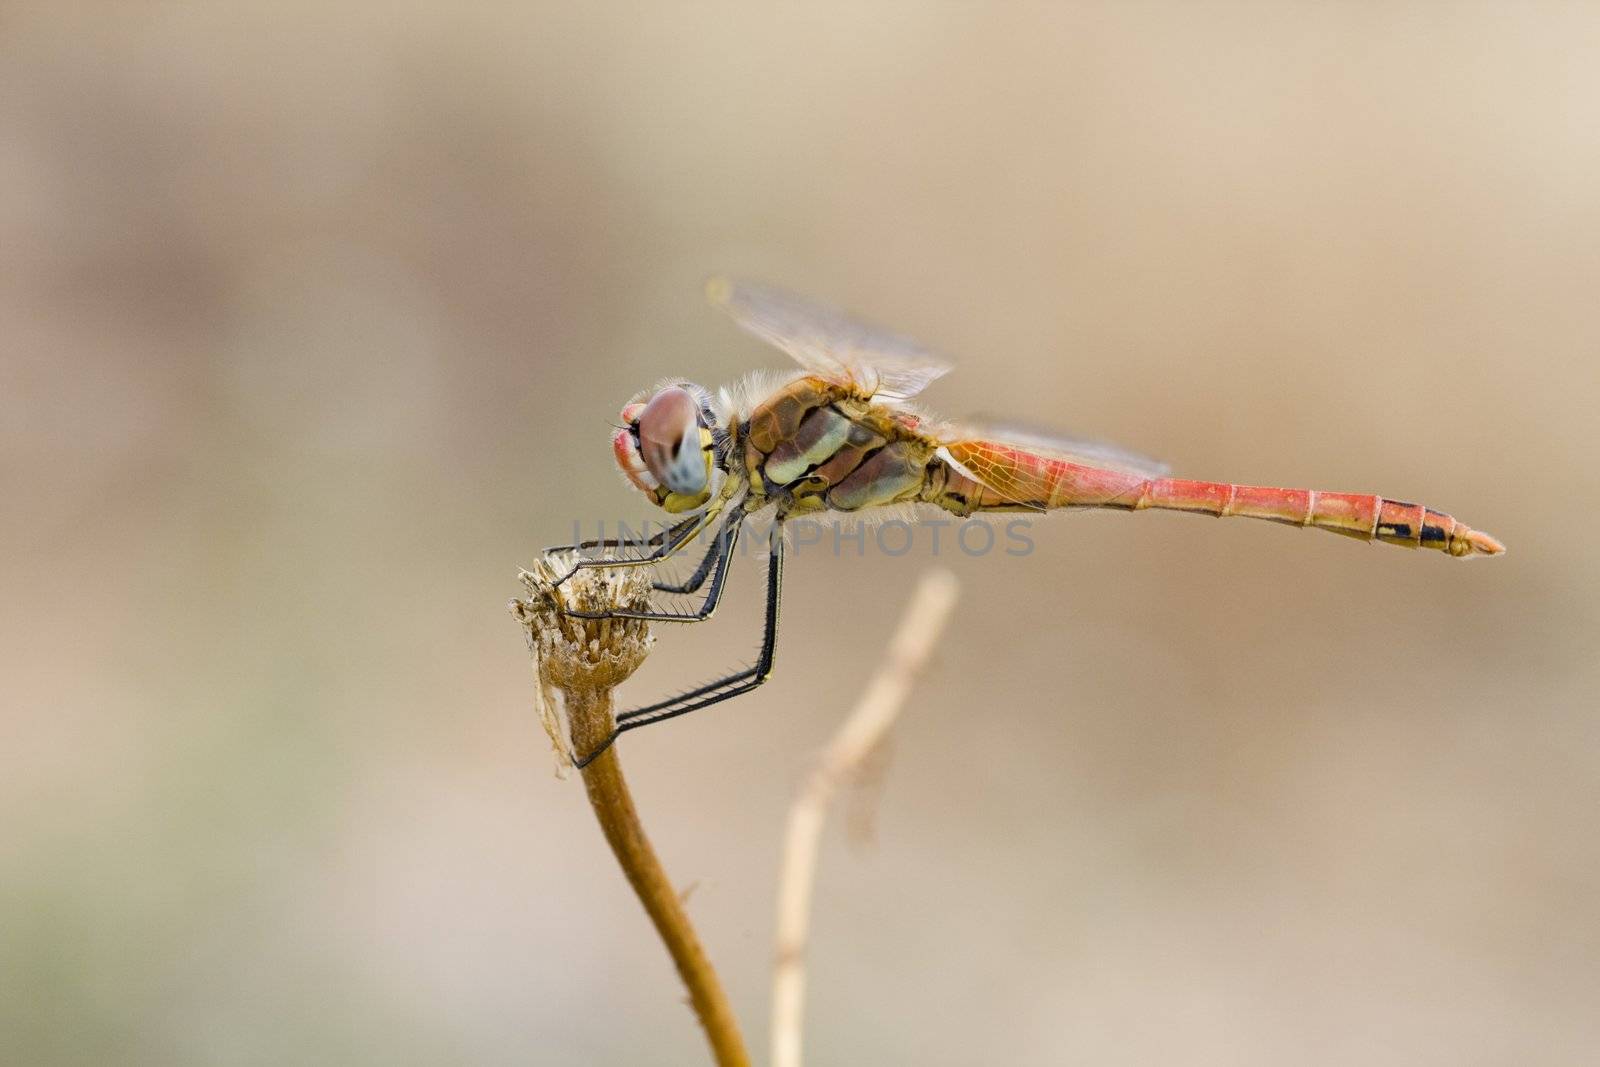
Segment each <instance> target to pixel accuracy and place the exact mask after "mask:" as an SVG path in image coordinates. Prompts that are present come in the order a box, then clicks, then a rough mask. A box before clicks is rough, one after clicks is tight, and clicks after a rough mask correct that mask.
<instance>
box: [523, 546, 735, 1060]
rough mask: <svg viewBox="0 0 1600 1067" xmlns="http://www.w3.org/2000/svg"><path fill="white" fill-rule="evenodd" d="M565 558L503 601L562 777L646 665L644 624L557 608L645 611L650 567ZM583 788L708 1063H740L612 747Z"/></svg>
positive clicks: (533, 574) (714, 983) (597, 742)
mask: <svg viewBox="0 0 1600 1067" xmlns="http://www.w3.org/2000/svg"><path fill="white" fill-rule="evenodd" d="M573 562H574V560H573V559H572V558H570V557H549V556H547V557H545V558H544V559H542V560H540V561H539V562H538V563H537V564H535V566H534V567H533V569H532V570H529V571H524V572H523V573H522V575H521V580H522V584H523V587H524V588H525V589H526V590H527V591H528V599H527V600H525V601H524V600H513V601H512V602H511V604H510V608H511V613H512V615H513V616H515V617H516V619H517V621H518V622H520V623H521V624H522V627H523V629H524V630H525V631H526V634H527V639H528V648H529V651H530V652H532V654H533V662H534V667H535V670H536V671H537V673H538V679H539V685H538V688H537V690H536V694H535V695H536V698H537V703H538V705H539V709H540V719H541V720H542V721H543V723H544V726H545V729H546V730H547V731H548V732H549V734H550V741H551V744H552V745H553V746H554V747H555V752H556V757H557V760H556V766H557V771H558V773H562V774H564V773H565V771H566V769H568V768H570V767H571V766H572V761H571V759H570V758H569V753H570V752H574V751H575V752H578V753H581V754H585V755H587V754H588V753H591V752H595V751H597V750H598V749H599V748H600V746H601V745H602V744H604V743H605V741H606V739H607V738H608V737H610V736H611V730H612V727H613V726H614V725H615V719H614V716H615V715H616V708H615V705H614V700H613V696H612V694H613V692H614V691H615V689H616V687H617V686H618V685H620V684H622V682H624V681H626V680H627V678H628V677H629V676H630V675H631V674H633V672H634V671H635V670H637V669H638V668H639V665H640V664H642V663H643V662H644V661H645V657H646V656H647V655H649V652H650V645H651V637H650V630H649V625H648V624H647V623H645V622H642V621H640V620H637V619H621V618H605V619H583V618H579V617H577V616H576V615H573V614H569V613H568V612H567V611H566V610H564V609H567V608H568V607H570V608H572V609H576V610H577V611H580V612H604V611H615V610H617V609H619V608H632V609H635V610H637V609H640V608H644V607H647V606H648V605H649V599H650V573H649V571H648V570H647V569H645V568H638V567H628V568H610V569H608V568H599V569H586V570H581V571H577V572H576V573H574V574H572V575H571V579H570V581H566V580H565V579H558V576H560V575H566V574H567V573H568V572H569V570H571V568H572V565H573ZM562 581H565V584H564V585H563V584H561V582H562ZM558 692H559V693H560V694H561V695H562V700H561V701H560V710H559V711H558V709H557V707H556V704H555V700H554V698H555V694H556V693H558ZM563 719H565V723H563V722H562V720H563ZM563 726H564V727H565V728H564V729H563ZM583 784H584V788H585V789H586V790H587V791H588V794H589V804H590V806H591V807H593V808H594V813H595V817H596V818H598V819H599V820H600V829H601V831H602V832H603V833H604V834H605V838H606V841H607V842H608V843H609V844H610V845H611V851H612V853H613V854H615V855H616V857H617V862H618V863H619V864H621V866H622V873H623V874H624V875H626V876H627V879H628V884H629V885H631V886H633V891H634V893H635V894H637V895H638V897H639V902H640V903H641V904H643V905H644V910H645V912H646V913H647V914H648V915H649V916H650V921H651V922H652V923H654V924H655V928H656V932H657V933H658V934H660V935H661V940H662V941H663V942H665V943H666V946H667V952H668V953H669V954H670V955H671V956H672V962H673V963H674V964H676V965H677V968H678V974H679V975H680V976H682V978H683V983H684V985H686V986H688V987H689V1001H690V1004H691V1005H692V1006H693V1007H694V1012H695V1015H696V1016H697V1017H698V1018H699V1019H700V1025H701V1026H702V1027H704V1028H705V1032H706V1040H707V1041H709V1042H710V1044H711V1051H712V1052H713V1054H714V1055H715V1056H716V1062H717V1064H718V1065H719V1067H747V1065H748V1064H749V1063H750V1054H749V1053H748V1052H746V1051H745V1047H744V1039H743V1038H742V1037H741V1036H740V1034H739V1025H738V1023H737V1021H736V1020H735V1019H734V1017H733V1010H732V1008H730V1007H729V1005H728V997H727V994H726V993H724V992H723V991H722V983H721V982H720V981H719V980H718V978H717V972H716V971H715V970H713V969H712V966H711V961H710V959H708V958H707V956H706V952H705V949H704V948H702V947H701V945H700V939H699V938H698V937H696V936H695V932H694V927H693V926H692V925H691V924H690V922H689V915H688V912H686V911H685V910H684V907H683V901H682V899H681V898H680V897H679V896H678V893H677V891H676V890H675V889H674V888H673V886H672V882H671V880H669V879H668V878H667V872H666V871H665V870H664V869H663V868H662V866H661V861H660V860H659V859H658V858H657V857H656V853H655V850H654V849H653V848H651V847H650V840H649V838H647V837H645V833H644V826H643V825H642V824H641V823H640V821H639V812H638V810H637V809H636V808H635V807H634V806H633V797H632V795H631V794H630V793H629V792H628V783H627V782H626V781H625V780H624V779H623V777H622V764H621V763H620V762H619V760H618V756H617V750H616V748H615V747H612V748H608V749H606V751H605V752H603V753H601V754H600V755H599V756H598V757H596V758H595V759H594V760H593V762H591V763H590V764H589V765H588V766H586V767H585V768H584V769H583Z"/></svg>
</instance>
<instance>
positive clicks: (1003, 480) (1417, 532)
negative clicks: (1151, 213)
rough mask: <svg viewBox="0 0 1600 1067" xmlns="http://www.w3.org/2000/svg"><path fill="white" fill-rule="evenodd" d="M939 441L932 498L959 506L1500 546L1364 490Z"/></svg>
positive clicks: (1428, 544)
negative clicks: (1213, 476) (944, 468)
mask: <svg viewBox="0 0 1600 1067" xmlns="http://www.w3.org/2000/svg"><path fill="white" fill-rule="evenodd" d="M946 449H947V451H948V453H949V454H950V457H951V459H953V460H954V461H955V465H954V466H952V467H951V469H950V473H949V474H948V476H947V478H946V484H945V486H944V487H943V489H942V494H941V499H940V500H939V503H941V504H942V505H943V506H945V507H946V508H949V509H950V510H952V511H956V512H957V513H958V514H966V513H968V512H970V511H991V510H995V511H998V510H1007V511H1016V510H1019V509H1032V510H1039V509H1053V508H1071V507H1091V508H1117V509H1120V510H1124V511H1143V510H1146V509H1149V508H1156V509H1161V510H1165V511H1195V512H1200V513H1203V514H1207V515H1216V516H1218V517H1222V518H1227V517H1232V516H1239V517H1242V518H1248V519H1266V520H1268V521H1270V522H1280V523H1286V524H1289V525H1292V526H1310V527H1313V528H1315V529H1319V530H1329V531H1332V532H1333V533H1338V534H1343V535H1345V536H1347V537H1355V538H1359V539H1361V540H1364V541H1374V540H1375V541H1385V542H1387V543H1389V544H1396V545H1405V546H1407V547H1410V548H1432V549H1437V550H1439V551H1442V552H1448V553H1449V554H1450V555H1452V556H1471V555H1491V556H1492V555H1498V554H1499V553H1500V552H1503V551H1505V546H1503V545H1501V544H1500V542H1499V541H1497V540H1495V539H1494V538H1493V537H1490V536H1489V535H1488V534H1486V533H1483V532H1481V531H1478V530H1474V529H1472V528H1471V527H1469V526H1467V525H1466V524H1465V523H1462V522H1458V521H1457V520H1456V519H1455V518H1453V517H1452V516H1450V515H1447V514H1445V513H1444V512H1440V511H1432V510H1429V509H1428V508H1426V507H1424V506H1422V505H1421V504H1410V503H1406V502H1404V501H1399V500H1389V499H1387V498H1385V497H1381V496H1377V495H1375V494H1371V493H1331V492H1322V491H1319V490H1316V489H1276V488H1271V487H1268V486H1257V485H1235V484H1232V483H1230V482H1200V481H1189V480H1187V479H1182V478H1150V477H1146V476H1144V475H1142V474H1138V473H1133V472H1129V471H1121V470H1111V469H1107V468H1102V467H1092V466H1087V465H1085V464H1080V463H1073V462H1071V461H1069V460H1065V459H1058V458H1056V457H1053V456H1047V455H1041V454H1039V453H1034V452H1029V451H1027V450H1025V449H1020V448H1017V447H1015V446H1011V445H1006V444H1002V443H999V442H993V441H960V442H955V443H952V444H950V445H947V446H946Z"/></svg>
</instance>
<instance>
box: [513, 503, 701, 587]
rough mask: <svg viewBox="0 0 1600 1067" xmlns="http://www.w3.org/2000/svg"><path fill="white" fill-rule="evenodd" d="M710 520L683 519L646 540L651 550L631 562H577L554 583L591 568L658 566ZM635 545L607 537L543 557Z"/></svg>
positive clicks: (557, 549)
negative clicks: (650, 564)
mask: <svg viewBox="0 0 1600 1067" xmlns="http://www.w3.org/2000/svg"><path fill="white" fill-rule="evenodd" d="M710 519H711V516H710V514H709V513H707V512H700V513H698V514H695V515H690V516H689V517H688V518H687V519H684V520H683V521H682V522H680V523H678V524H676V525H675V526H669V527H667V528H666V529H664V530H662V531H661V532H660V533H657V534H655V535H654V536H652V537H651V538H650V539H649V540H647V541H645V542H644V544H645V545H646V546H648V547H649V548H650V549H651V551H650V552H648V553H646V554H645V555H643V556H637V557H635V558H632V559H580V560H578V561H577V562H576V563H574V564H573V565H572V569H571V570H569V571H567V573H565V574H563V575H562V576H561V577H560V578H557V579H556V580H555V582H554V583H553V584H554V586H555V587H556V588H558V589H559V588H560V587H561V586H562V585H563V584H564V583H565V582H566V580H567V579H568V578H571V577H572V576H573V575H574V574H577V573H578V572H579V571H581V570H588V569H590V568H593V567H642V566H644V565H645V564H647V563H659V562H660V561H661V560H663V559H666V558H667V557H668V556H670V555H672V554H673V553H674V552H676V551H678V550H679V549H680V548H682V547H683V546H684V545H686V544H688V543H689V540H690V539H691V538H692V537H694V535H695V534H697V533H699V532H700V531H701V530H702V529H703V528H704V527H705V524H706V523H707V522H709V521H710ZM636 544H638V542H636V541H629V540H625V539H620V538H615V537H608V538H602V539H601V540H598V541H580V542H578V543H577V544H575V545H556V546H554V547H553V548H547V549H545V554H546V555H549V554H550V553H553V552H581V551H584V550H586V549H594V548H631V547H634V546H635V545H636Z"/></svg>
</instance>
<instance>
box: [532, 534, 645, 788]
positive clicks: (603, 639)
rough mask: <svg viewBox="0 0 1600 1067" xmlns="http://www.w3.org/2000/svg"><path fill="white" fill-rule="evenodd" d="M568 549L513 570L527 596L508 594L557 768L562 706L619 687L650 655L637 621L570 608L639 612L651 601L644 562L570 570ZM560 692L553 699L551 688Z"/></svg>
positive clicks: (565, 762)
mask: <svg viewBox="0 0 1600 1067" xmlns="http://www.w3.org/2000/svg"><path fill="white" fill-rule="evenodd" d="M575 562H577V557H576V556H574V555H573V554H571V553H561V554H557V555H550V556H545V557H544V558H542V559H540V560H539V561H538V562H537V563H535V564H534V565H533V568H532V569H531V570H525V571H522V572H521V573H520V574H518V578H519V580H520V581H521V582H522V586H523V588H524V589H526V590H527V593H528V599H527V600H512V601H511V603H510V605H509V607H510V609H511V614H512V615H514V616H515V617H516V619H517V621H518V622H520V623H521V624H522V626H523V629H524V631H525V632H526V634H527V639H528V650H529V652H531V653H532V655H533V665H534V670H535V672H536V673H537V674H538V677H539V697H540V698H541V699H540V701H539V705H540V706H539V715H540V719H541V720H542V721H543V723H544V727H545V732H546V733H548V734H549V735H550V743H551V745H552V746H553V747H554V748H555V752H556V762H557V769H558V772H559V773H563V774H564V772H565V770H566V768H567V767H569V766H570V759H571V757H570V753H571V750H572V743H571V739H570V736H569V730H568V725H567V723H566V722H565V721H564V714H563V712H562V710H558V707H559V709H564V708H565V706H566V705H567V704H568V703H570V702H571V697H572V696H573V695H574V694H577V695H579V696H580V697H588V696H592V695H594V694H597V693H602V692H605V691H608V690H610V689H613V688H615V687H616V686H618V685H621V684H622V683H623V682H624V681H626V680H627V679H628V677H629V676H630V675H632V674H633V672H634V671H636V670H638V669H639V665H640V664H642V663H643V662H644V661H645V657H646V656H648V655H649V654H650V646H651V644H652V643H653V642H654V638H653V637H651V635H650V625H649V623H647V622H645V621H643V620H642V619H577V618H573V617H572V616H570V615H565V614H562V610H561V609H563V608H565V609H567V610H570V611H583V612H599V611H619V610H634V611H639V610H644V609H647V608H648V607H649V606H650V582H651V573H650V568H648V567H587V568H584V569H583V570H580V571H578V572H577V573H576V574H574V575H573V576H572V577H571V578H569V579H567V581H566V582H564V583H563V584H562V585H561V586H559V587H558V586H556V584H555V582H556V580H557V579H558V578H560V577H561V576H562V575H563V574H566V573H567V572H568V571H570V570H571V569H572V566H573V564H574V563H575ZM557 692H559V693H560V694H561V699H560V701H559V702H558V701H557V699H556V693H557Z"/></svg>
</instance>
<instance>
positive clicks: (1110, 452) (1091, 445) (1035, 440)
mask: <svg viewBox="0 0 1600 1067" xmlns="http://www.w3.org/2000/svg"><path fill="white" fill-rule="evenodd" d="M939 437H941V438H944V440H946V442H957V440H960V442H989V443H994V445H998V446H1002V448H1003V450H1006V448H1008V450H1019V451H1024V453H1032V454H1035V456H1043V458H1046V459H1062V461H1066V462H1074V464H1082V466H1085V467H1101V469H1106V470H1120V472H1123V474H1134V475H1139V477H1141V478H1165V477H1166V475H1170V474H1171V472H1173V469H1171V467H1168V466H1166V464H1165V462H1162V461H1158V459H1150V458H1149V456H1144V454H1141V453H1136V451H1133V450H1128V448H1123V446H1122V445H1112V443H1110V442H1096V440H1090V438H1080V437H1066V435H1061V434H1053V432H1048V430H1037V429H1034V427H1022V426H1014V424H1006V422H998V424H997V422H960V424H954V426H947V427H944V429H941V430H939ZM986 483H987V482H986ZM989 488H992V490H995V491H997V493H998V491H1000V488H998V486H995V485H990V486H989Z"/></svg>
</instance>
